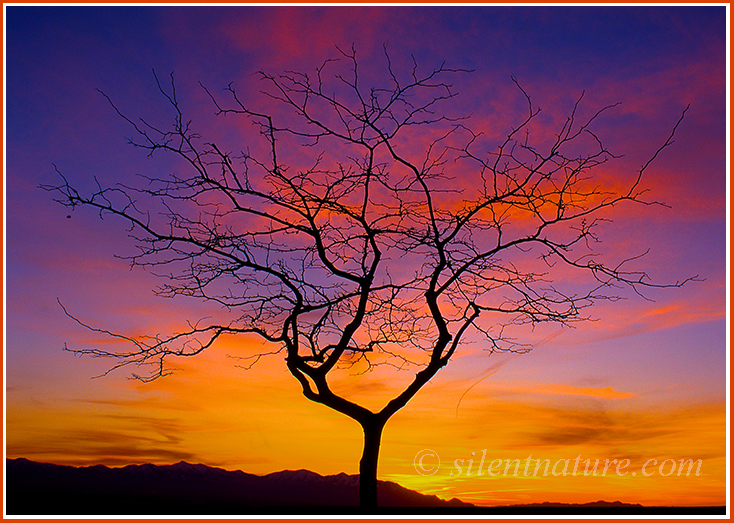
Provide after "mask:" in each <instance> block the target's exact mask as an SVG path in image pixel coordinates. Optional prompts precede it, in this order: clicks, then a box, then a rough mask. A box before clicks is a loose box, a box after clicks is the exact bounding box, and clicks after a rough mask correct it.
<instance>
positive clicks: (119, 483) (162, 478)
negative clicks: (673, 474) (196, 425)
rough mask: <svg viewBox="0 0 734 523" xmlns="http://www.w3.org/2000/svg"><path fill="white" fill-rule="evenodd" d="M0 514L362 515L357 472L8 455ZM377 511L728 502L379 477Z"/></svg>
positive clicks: (578, 510)
mask: <svg viewBox="0 0 734 523" xmlns="http://www.w3.org/2000/svg"><path fill="white" fill-rule="evenodd" d="M5 466H6V483H5V488H6V507H5V513H6V514H8V515H11V516H20V515H26V516H27V515H58V516H61V515H75V516H76V515H79V516H82V515H96V516H115V515H171V516H173V515H266V514H267V515H295V514H324V515H328V514H345V515H348V514H361V513H363V511H362V510H361V509H360V508H359V475H348V474H344V473H341V474H335V475H331V476H322V475H320V474H317V473H315V472H311V471H309V470H284V471H281V472H274V473H272V474H267V475H265V476H257V475H254V474H247V473H245V472H242V471H239V470H236V471H228V470H224V469H221V468H216V467H209V466H207V465H201V464H197V465H194V464H191V463H186V462H184V461H182V462H180V463H176V464H174V465H151V464H144V465H127V466H125V467H119V468H110V467H106V466H104V465H94V466H89V467H72V466H66V465H54V464H50V463H37V462H34V461H30V460H27V459H24V458H18V459H7V460H6V461H5ZM378 504H379V506H380V508H379V509H378V510H376V511H373V512H371V513H376V514H396V515H400V514H440V515H449V514H452V515H454V514H455V515H472V514H477V515H484V514H486V515H490V514H494V515H497V514H508V515H520V514H522V515H548V514H575V515H581V514H583V515H602V514H603V515H610V514H617V515H634V514H639V515H652V514H662V515H671V514H687V515H692V514H698V515H716V514H722V515H723V514H726V507H643V506H642V505H638V504H629V503H622V502H620V501H613V502H608V501H595V502H591V503H581V504H568V503H551V502H542V503H528V504H523V505H508V506H500V507H480V506H475V505H472V504H470V503H465V502H463V501H460V500H458V499H455V498H454V499H451V500H449V501H445V500H442V499H440V498H438V497H436V496H427V495H424V494H420V493H418V492H415V491H412V490H409V489H406V488H404V487H402V486H400V485H398V484H397V483H394V482H391V481H379V482H378Z"/></svg>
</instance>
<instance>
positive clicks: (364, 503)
mask: <svg viewBox="0 0 734 523" xmlns="http://www.w3.org/2000/svg"><path fill="white" fill-rule="evenodd" d="M384 427H385V423H384V422H382V421H377V420H371V421H370V422H365V423H362V429H363V430H364V450H363V451H362V459H361V460H360V462H359V504H360V507H362V508H363V509H367V510H370V509H375V508H377V459H378V457H379V454H380V439H381V438H382V429H383V428H384Z"/></svg>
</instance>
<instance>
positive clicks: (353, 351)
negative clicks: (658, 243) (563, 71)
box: [43, 49, 685, 507]
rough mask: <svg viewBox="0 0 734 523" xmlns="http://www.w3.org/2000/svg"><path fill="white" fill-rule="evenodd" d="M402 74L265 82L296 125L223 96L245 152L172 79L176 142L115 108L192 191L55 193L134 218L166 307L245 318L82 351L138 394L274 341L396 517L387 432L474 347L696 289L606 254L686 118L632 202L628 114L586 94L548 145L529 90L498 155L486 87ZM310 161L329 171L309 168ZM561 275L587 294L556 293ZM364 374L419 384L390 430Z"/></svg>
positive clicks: (373, 498)
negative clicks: (206, 356)
mask: <svg viewBox="0 0 734 523" xmlns="http://www.w3.org/2000/svg"><path fill="white" fill-rule="evenodd" d="M385 56H386V66H385V69H384V79H383V80H384V81H383V83H382V85H380V86H376V87H371V88H366V87H364V86H363V85H361V83H360V82H361V81H363V78H362V76H361V75H360V70H359V68H358V63H357V59H356V56H355V53H354V50H353V49H352V50H350V51H340V55H339V59H338V60H327V61H326V62H325V63H324V64H323V65H322V66H321V67H319V68H318V69H317V70H316V71H314V73H312V74H306V73H300V72H286V73H284V74H281V75H272V74H269V73H266V72H260V73H259V77H260V79H261V80H262V82H264V84H265V86H266V90H265V91H264V93H265V94H266V95H267V96H268V97H269V99H270V100H269V102H268V105H270V106H276V107H279V109H278V110H277V111H271V112H270V113H264V112H258V111H257V110H255V109H253V108H252V107H251V106H250V105H249V103H247V102H246V101H244V100H242V99H241V98H240V96H238V93H237V91H236V90H235V88H234V87H233V86H232V85H230V86H229V87H228V88H227V89H226V91H227V93H226V96H225V100H222V99H220V98H219V97H216V96H214V95H213V94H211V92H210V91H208V90H206V89H205V90H206V92H207V93H208V94H209V96H210V97H211V100H212V102H213V104H214V108H215V111H216V113H217V114H218V115H221V116H227V117H241V118H244V119H247V120H250V121H251V122H253V123H254V124H256V125H257V126H259V135H258V136H259V137H260V138H261V143H260V144H259V145H257V144H253V145H252V147H251V148H249V149H245V150H244V151H236V152H235V151H231V150H229V149H226V148H224V147H220V146H219V145H217V144H215V143H213V142H208V141H206V140H205V139H204V138H202V137H201V136H200V135H199V134H198V133H197V132H195V131H194V130H193V127H194V126H193V124H192V123H191V122H190V121H188V120H187V119H186V117H185V116H184V111H183V109H182V107H181V105H180V103H179V101H178V99H177V96H176V91H175V86H174V83H173V77H171V83H170V85H168V84H167V85H163V84H162V83H161V82H159V81H158V78H157V77H156V81H157V82H158V88H159V90H160V93H161V94H162V96H163V97H164V98H165V100H166V103H167V104H169V105H170V108H172V110H173V112H174V115H175V117H174V121H173V125H172V127H166V128H161V127H158V126H155V125H153V124H151V123H149V122H147V121H145V120H137V119H135V120H134V119H131V118H129V117H128V116H126V115H125V114H124V113H123V112H122V111H120V110H118V109H117V107H116V106H115V105H114V104H113V107H115V110H116V111H117V112H118V113H119V114H120V116H121V117H122V118H124V119H125V120H126V121H127V122H128V123H129V124H130V125H131V126H132V130H133V131H134V136H135V137H134V139H133V140H132V143H133V144H134V145H135V146H137V147H140V148H142V149H146V150H148V151H149V152H150V154H153V153H155V152H157V151H159V150H161V151H165V152H167V153H172V154H173V155H177V156H178V157H180V158H181V159H183V160H185V163H186V164H187V166H188V167H187V169H188V170H187V172H186V173H185V174H171V175H165V176H160V177H156V176H154V177H149V178H146V179H145V183H144V184H141V186H139V187H131V186H127V185H118V186H113V187H101V186H99V187H98V189H97V190H96V191H93V192H92V193H91V194H87V195H84V194H81V193H80V192H78V191H77V190H76V189H75V188H74V187H73V186H72V184H70V183H69V182H68V181H67V179H66V178H65V177H64V176H63V175H61V173H59V175H60V176H61V178H62V180H63V181H62V182H61V183H60V184H58V185H47V186H43V188H45V189H47V190H51V191H55V192H56V193H58V194H60V197H59V198H58V200H57V201H59V202H61V203H62V204H64V205H66V206H69V207H72V208H73V207H76V206H87V207H93V208H96V209H98V210H99V212H100V214H102V215H105V214H111V215H116V216H119V217H122V218H124V219H125V220H126V221H127V222H128V223H129V225H130V226H131V228H130V230H131V236H132V238H133V239H134V240H135V244H136V245H137V247H138V249H139V251H138V252H137V254H135V255H134V256H132V257H131V260H132V263H133V264H134V265H139V266H148V267H151V266H152V267H166V268H167V269H166V270H167V271H168V274H167V280H166V283H165V284H164V285H163V287H162V288H161V289H160V292H161V293H162V294H163V295H166V296H179V295H181V296H190V297H196V298H201V299H204V300H211V301H214V302H217V303H219V304H221V305H222V306H223V318H226V320H224V321H219V322H205V321H203V320H202V321H200V322H199V323H197V324H190V323H188V324H186V325H187V327H186V328H184V329H182V330H181V331H180V332H176V333H173V334H171V335H169V336H167V337H160V336H155V337H146V336H121V335H118V334H113V333H112V332H111V331H108V330H101V331H102V332H105V333H107V334H110V335H113V336H118V337H121V338H123V339H125V340H127V341H129V342H130V344H129V345H128V346H129V347H130V349H129V350H127V351H123V352H117V351H114V350H109V349H107V350H106V349H104V348H83V349H71V350H73V351H74V352H78V353H81V354H89V355H91V356H97V357H110V358H114V359H116V360H117V361H116V363H115V364H114V367H113V368H120V367H125V366H128V365H133V366H135V367H141V368H144V369H145V370H146V372H145V373H141V374H134V376H135V377H136V378H138V379H141V380H143V381H148V380H153V379H156V378H158V377H161V376H164V375H166V374H167V373H168V372H170V370H169V367H167V365H166V363H167V361H168V360H169V359H170V358H172V357H179V356H194V355H196V354H199V353H200V352H202V351H203V350H205V349H207V348H209V347H211V346H212V345H213V344H214V343H215V342H216V340H217V339H218V338H219V337H221V336H223V335H235V334H254V335H257V336H259V337H261V338H262V339H263V340H265V341H267V342H270V343H271V344H273V346H274V350H273V352H281V351H283V352H284V353H285V361H286V365H287V368H288V370H289V371H290V373H291V374H292V375H293V376H294V377H295V378H296V379H297V380H298V381H299V383H300V385H301V387H302V389H303V394H304V395H305V396H306V397H307V398H308V399H310V400H312V401H314V402H317V403H321V404H323V405H326V406H327V407H330V408H332V409H334V410H336V411H338V412H341V413H343V414H345V415H347V416H349V417H350V418H352V419H354V420H355V421H357V422H358V423H359V424H360V425H361V427H362V430H363V431H364V451H363V454H362V458H361V461H360V465H359V472H360V499H361V503H362V506H363V507H375V506H377V463H378V453H379V449H380V440H381V435H382V431H383V428H384V426H385V424H386V422H387V421H388V420H389V419H390V417H391V416H392V415H393V414H395V413H396V412H397V411H398V410H400V409H401V408H403V407H404V406H405V405H406V404H407V403H408V401H410V399H411V398H413V396H414V395H415V394H416V393H417V392H418V391H419V390H420V389H421V387H423V386H424V385H425V384H426V383H427V382H428V381H429V380H431V378H433V377H434V376H435V375H436V373H437V372H438V371H439V369H441V368H442V367H443V366H444V365H446V364H447V363H448V362H449V360H450V359H451V357H452V356H453V355H454V353H456V352H457V350H459V349H460V347H461V343H462V340H466V339H468V338H469V337H474V338H476V336H480V337H481V338H482V339H483V342H482V343H483V345H484V348H485V349H486V350H487V351H488V352H490V353H492V352H496V351H516V352H523V351H526V350H528V346H527V345H524V344H522V343H520V342H518V341H517V340H515V339H513V338H511V337H510V336H509V335H508V334H507V330H508V327H512V326H518V325H520V326H522V325H536V324H540V323H545V322H551V323H555V324H569V323H571V322H576V321H581V320H584V319H586V318H587V316H586V315H585V311H584V309H585V308H587V307H589V306H590V305H592V304H593V303H594V302H595V301H597V300H608V299H616V298H617V297H618V296H619V293H620V289H619V287H620V286H628V287H630V288H632V289H634V290H635V291H638V292H639V291H640V290H641V289H643V288H645V287H656V286H679V285H682V284H683V283H685V282H684V281H681V282H676V283H674V284H666V285H656V284H654V283H652V282H651V281H650V280H649V279H648V277H647V275H646V274H645V273H644V272H640V271H639V270H636V269H633V268H630V269H628V267H629V266H630V262H632V261H633V260H634V259H636V258H637V257H635V258H628V259H623V260H618V261H616V262H609V261H605V260H602V259H601V258H600V257H599V255H598V254H597V253H596V252H595V250H594V247H595V243H596V242H597V241H598V239H597V236H596V232H597V230H598V225H599V224H600V222H601V221H602V220H604V216H605V211H606V210H608V209H610V208H612V207H615V206H617V205H619V204H624V203H628V202H633V203H634V202H636V203H639V204H644V205H651V204H657V202H653V201H648V200H646V199H645V190H644V189H643V188H642V184H641V180H642V177H643V174H644V172H645V170H646V169H647V168H648V166H649V165H650V163H651V162H652V161H653V160H654V159H655V157H657V156H658V154H659V153H660V152H661V151H662V150H663V149H665V148H666V147H668V146H669V145H670V144H671V143H672V138H673V134H674V133H675V129H676V128H677V127H678V125H679V124H680V122H681V120H682V119H683V115H681V117H680V119H679V120H678V121H677V122H676V123H675V124H674V127H673V130H672V132H671V134H670V136H669V137H668V138H667V139H665V140H664V141H663V143H662V145H661V146H660V147H659V148H658V149H657V150H656V151H654V153H653V154H652V155H651V156H650V160H649V161H648V162H647V163H645V164H644V165H642V167H641V168H640V169H639V172H637V173H636V174H635V176H633V177H632V178H631V182H630V184H629V186H628V187H627V188H626V189H624V190H623V191H621V192H618V191H616V192H615V191H613V190H612V189H608V188H605V187H603V186H600V185H598V183H599V182H598V180H596V179H595V177H594V175H595V173H596V172H597V169H598V168H599V167H600V166H601V165H603V164H605V163H607V162H610V161H612V160H614V159H616V158H617V156H615V155H614V154H613V153H611V152H610V151H609V150H608V149H607V148H606V147H605V145H604V144H603V142H602V139H601V138H599V137H598V136H597V135H596V134H595V133H594V131H593V129H592V126H593V124H594V122H595V121H596V120H597V119H598V118H599V117H600V116H601V115H602V113H604V112H605V111H607V110H609V109H611V108H613V107H614V105H611V106H609V107H605V108H603V109H601V110H600V111H598V112H596V113H594V114H592V115H591V116H590V117H588V118H586V119H584V120H583V121H580V117H579V116H578V115H579V113H580V111H579V102H581V98H582V97H583V95H582V97H581V98H579V100H578V102H577V103H576V105H575V106H574V107H573V109H572V111H571V112H570V114H569V115H568V118H567V119H566V120H565V122H563V124H562V125H561V126H560V128H558V129H556V130H555V132H554V134H553V135H552V138H551V139H548V138H545V139H541V140H540V141H539V143H535V144H534V143H533V142H534V140H533V138H534V134H532V133H531V132H530V131H531V129H532V128H533V125H534V124H535V122H536V116H537V115H538V114H539V111H540V110H539V109H537V108H536V107H535V106H534V105H533V103H532V101H531V98H530V96H528V95H527V94H526V93H525V91H524V90H523V89H522V88H521V87H520V85H519V84H518V83H517V82H515V83H516V85H517V88H518V96H520V97H521V99H524V100H525V101H526V102H527V113H526V114H525V115H524V117H523V118H522V119H521V121H519V122H518V123H517V125H516V126H514V127H513V128H511V129H510V132H509V133H508V134H506V136H505V138H504V139H502V140H500V141H499V143H498V144H497V143H495V144H494V146H491V145H487V143H486V142H487V140H486V137H485V136H484V135H483V133H481V132H478V131H477V130H472V128H471V127H470V124H471V123H470V120H469V119H468V118H451V117H449V116H447V115H446V112H445V109H444V105H445V104H446V103H447V102H450V101H451V100H452V99H453V98H454V97H455V96H456V93H455V92H454V90H452V84H451V78H453V77H454V76H455V75H457V74H463V73H466V72H468V71H463V70H458V69H450V68H448V67H446V66H445V65H441V66H439V67H437V68H434V69H432V70H428V71H427V72H421V68H420V67H418V66H417V65H416V64H415V62H413V66H412V68H409V70H407V71H397V70H396V68H395V67H394V66H393V64H392V63H391V61H390V58H389V56H388V55H387V53H385ZM513 81H514V78H513ZM108 99H109V98H108ZM111 103H112V102H111ZM282 109H287V110H288V112H287V115H286V113H285V112H284V111H282ZM683 114H685V111H683ZM426 137H427V138H426ZM303 146H306V147H305V148H304V147H303ZM291 147H298V149H297V150H295V149H290V148H291ZM482 148H484V150H482ZM304 151H305V152H306V153H309V154H311V157H310V158H311V160H310V162H311V163H310V165H301V164H299V162H301V163H302V160H293V158H296V157H297V158H299V159H302V157H303V155H304ZM561 268H563V270H564V271H567V270H568V269H572V270H575V271H577V272H578V273H579V281H585V282H586V283H587V284H588V285H586V287H585V288H584V289H583V290H581V289H580V286H579V285H572V286H564V285H561V284H557V283H556V280H557V278H555V277H554V274H556V271H558V270H559V269H561ZM566 283H568V282H566ZM80 323H81V322H80ZM90 328H92V327H90ZM95 330H99V329H95ZM259 356H260V355H251V357H253V358H257V357H259ZM355 364H359V365H360V366H364V367H365V368H367V369H369V368H372V366H374V365H394V366H396V367H398V368H412V369H415V370H416V373H415V376H414V377H413V378H412V381H409V384H408V385H407V387H406V388H405V389H404V390H402V392H400V393H399V394H397V395H396V396H395V397H394V398H393V399H392V400H390V401H389V402H387V404H385V405H384V406H383V407H382V409H380V410H379V411H374V412H373V411H372V410H369V409H367V408H365V407H363V406H361V405H359V404H358V403H356V402H355V401H352V400H350V399H346V398H345V397H341V396H340V395H338V394H335V393H334V392H333V391H332V389H331V388H330V385H329V381H328V379H327V378H328V376H329V373H330V372H331V371H332V370H334V369H335V368H338V367H343V366H345V365H355Z"/></svg>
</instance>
